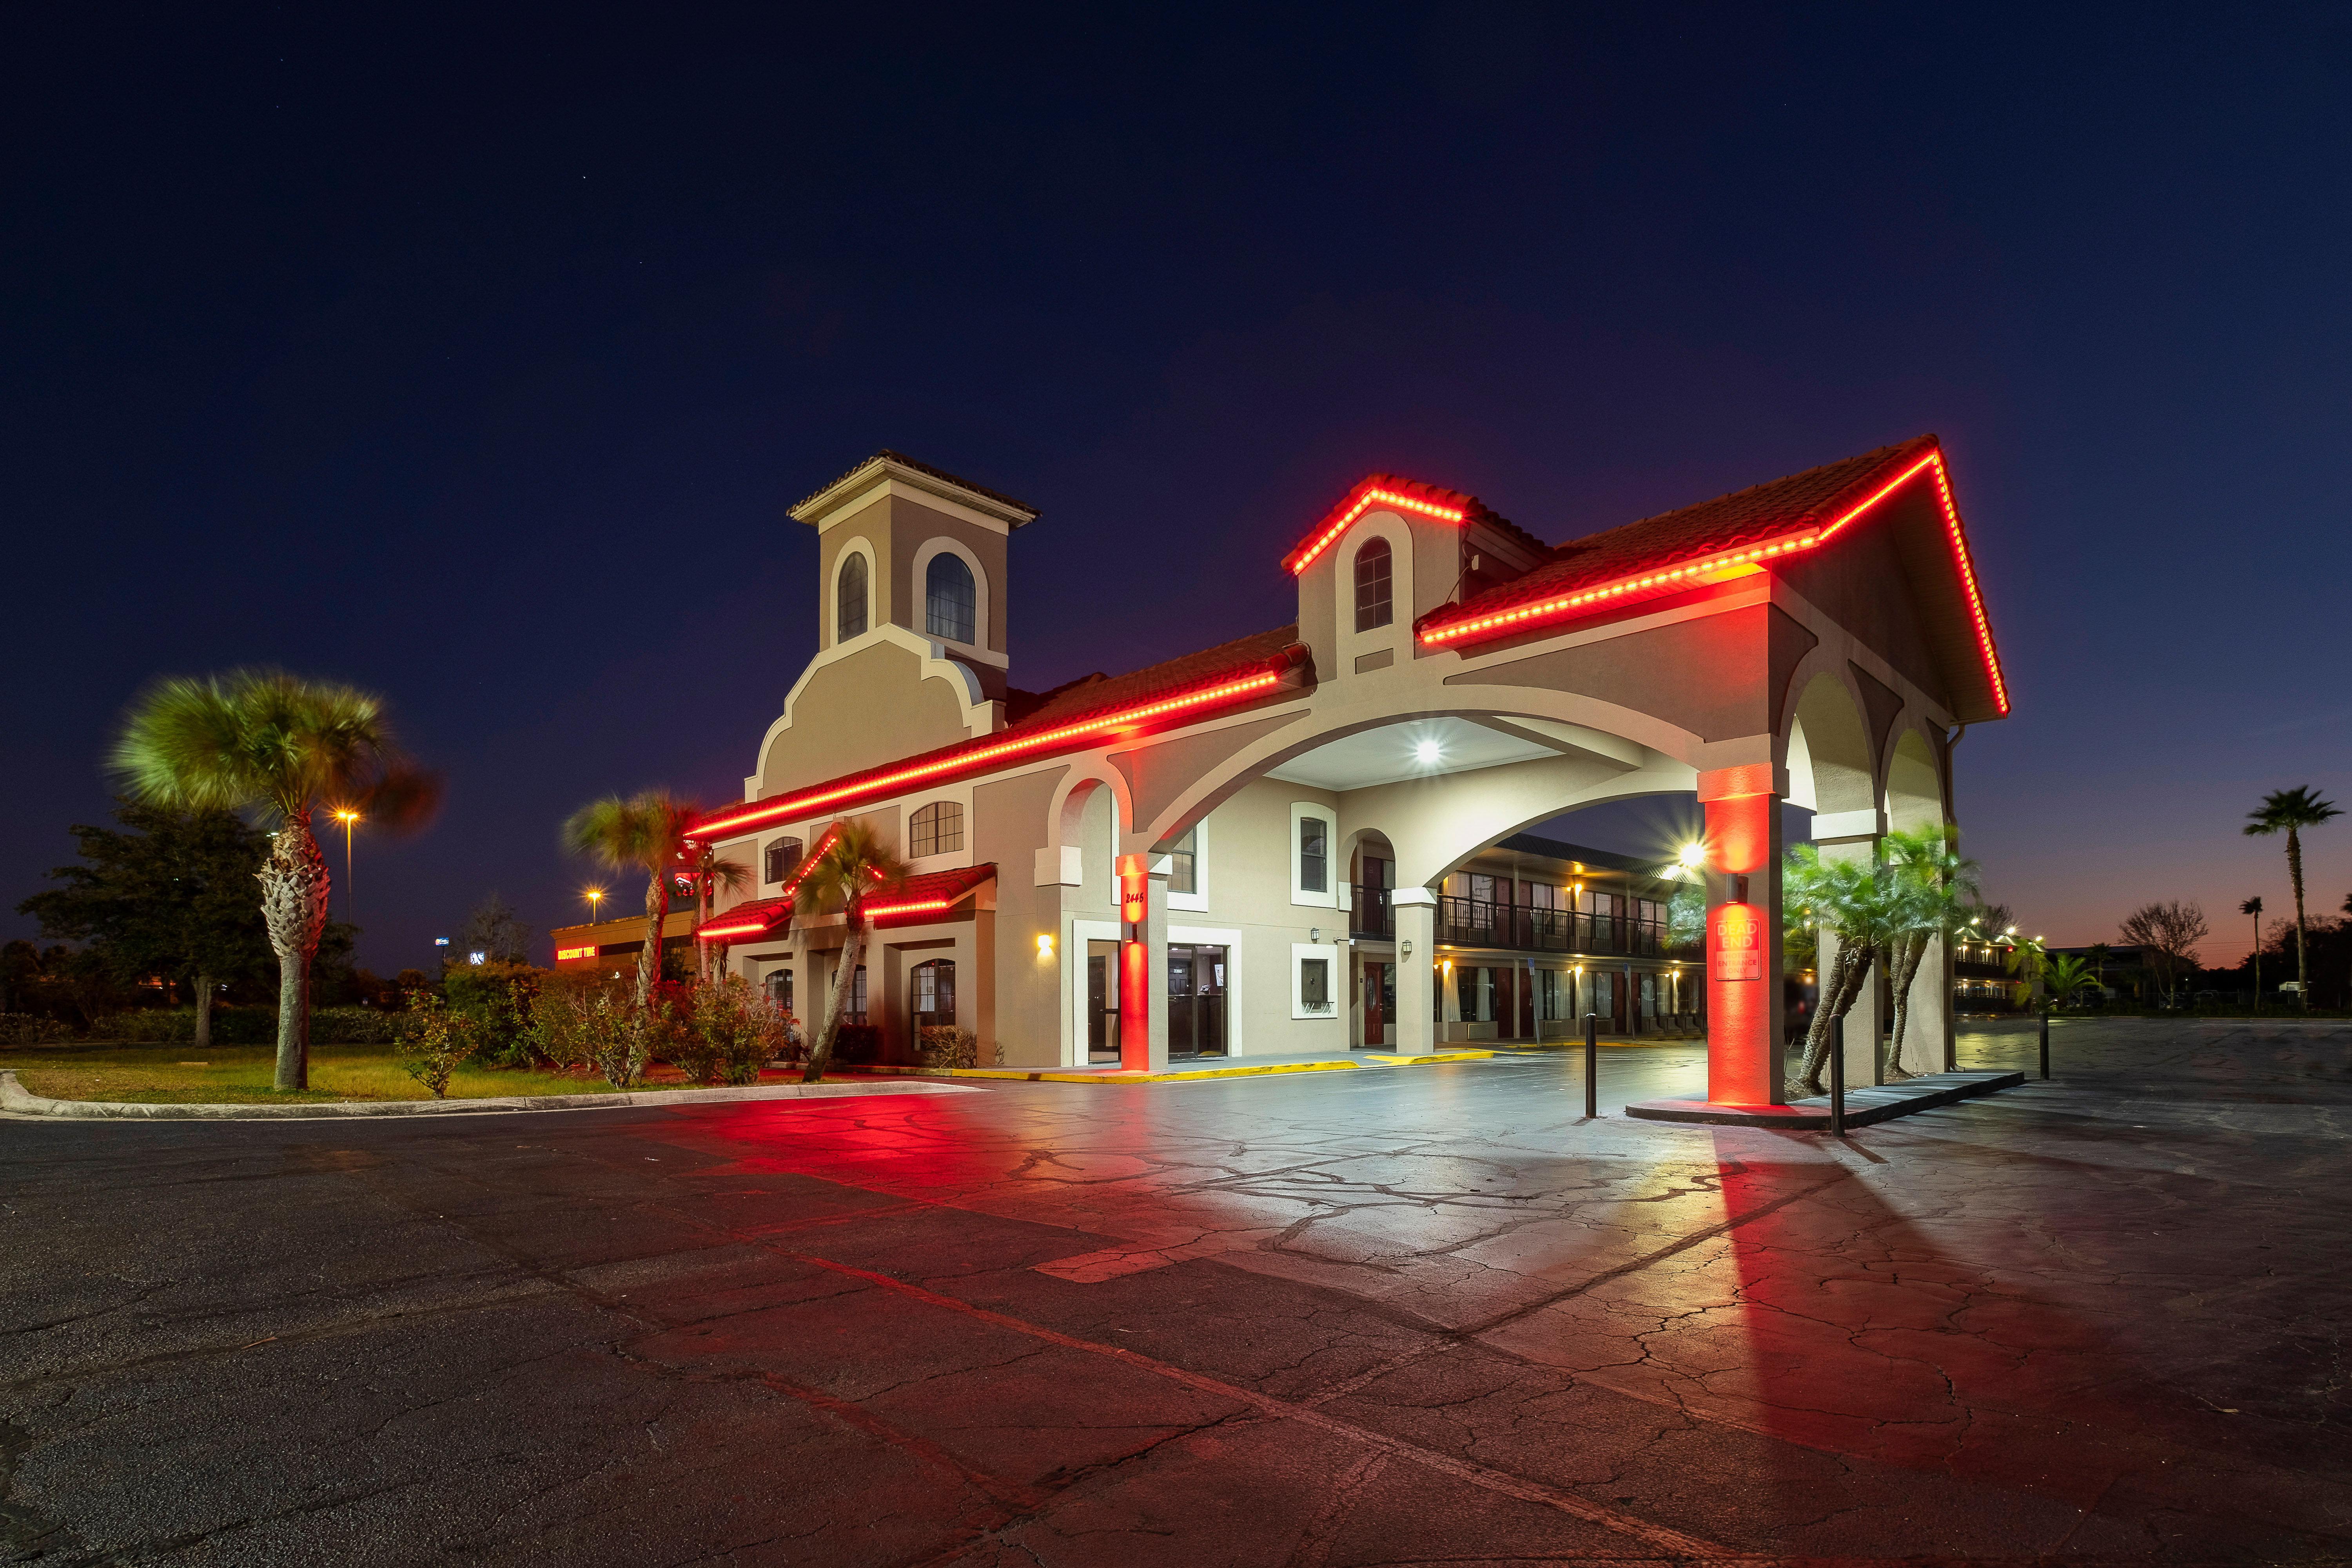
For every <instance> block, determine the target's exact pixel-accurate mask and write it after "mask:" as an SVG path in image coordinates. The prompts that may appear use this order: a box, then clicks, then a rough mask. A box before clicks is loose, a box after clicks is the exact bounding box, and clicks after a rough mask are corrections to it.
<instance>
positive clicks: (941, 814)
mask: <svg viewBox="0 0 2352 1568" xmlns="http://www.w3.org/2000/svg"><path fill="white" fill-rule="evenodd" d="M962 847H963V807H962V805H960V804H959V803H957V802H955V801H952V800H935V801H933V802H931V804H930V805H926V806H922V807H919V808H918V809H917V811H916V812H915V816H914V819H913V820H912V821H911V822H909V823H908V829H907V853H908V855H910V856H912V857H914V858H916V859H918V860H919V859H921V858H923V857H924V856H926V855H951V854H953V853H955V852H956V851H957V850H959V849H961V848H962Z"/></svg>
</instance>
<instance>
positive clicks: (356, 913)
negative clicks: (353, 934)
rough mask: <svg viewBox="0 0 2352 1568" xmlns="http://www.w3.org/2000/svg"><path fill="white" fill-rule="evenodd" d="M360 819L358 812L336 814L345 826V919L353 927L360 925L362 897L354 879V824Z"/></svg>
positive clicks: (338, 812) (338, 820)
mask: <svg viewBox="0 0 2352 1568" xmlns="http://www.w3.org/2000/svg"><path fill="white" fill-rule="evenodd" d="M359 819H360V814H359V813H358V812H356V811H351V810H341V811H337V812H336V813H335V820H336V821H337V822H340V823H341V824H342V825H343V918H344V919H345V920H347V921H351V922H352V924H353V925H357V924H358V923H359V919H360V895H359V888H358V885H357V883H356V882H355V881H354V880H353V879H352V823H354V822H357V821H358V820H359Z"/></svg>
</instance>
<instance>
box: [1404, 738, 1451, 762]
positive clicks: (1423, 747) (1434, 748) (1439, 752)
mask: <svg viewBox="0 0 2352 1568" xmlns="http://www.w3.org/2000/svg"><path fill="white" fill-rule="evenodd" d="M1444 754H1445V751H1444V748H1443V747H1442V746H1440V745H1439V744H1438V743H1437V742H1434V741H1423V742H1422V743H1421V744H1419V745H1417V746H1415V747H1414V748H1413V749H1412V760H1413V761H1414V762H1416V763H1433V762H1435V761H1437V759H1438V758H1440V757H1442V756H1444Z"/></svg>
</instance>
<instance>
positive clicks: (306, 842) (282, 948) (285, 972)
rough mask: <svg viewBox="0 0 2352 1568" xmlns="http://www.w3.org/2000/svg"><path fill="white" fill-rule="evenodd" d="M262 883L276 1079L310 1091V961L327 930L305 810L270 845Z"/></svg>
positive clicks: (322, 872) (321, 868)
mask: <svg viewBox="0 0 2352 1568" xmlns="http://www.w3.org/2000/svg"><path fill="white" fill-rule="evenodd" d="M254 875H255V876H256V877H257V879H259V880H260V882H261V918H262V921H263V923H264V924H265V925H267V926H268V929H269V946H270V949H271V950H272V951H273V952H276V953H277V954H278V1078H277V1082H276V1085H275V1087H276V1088H277V1089H279V1090H281V1091H284V1090H292V1089H308V1088H310V957H311V955H312V954H313V953H315V952H318V951H319V936H320V932H322V931H325V930H326V929H327V900H328V899H329V897H330V896H331V892H332V889H331V888H330V886H329V884H328V880H327V860H326V857H325V856H323V855H320V853H319V841H318V840H317V839H316V838H313V837H311V836H310V813H309V812H307V811H303V812H297V813H289V814H288V816H287V818H286V825H285V826H283V827H281V828H279V829H278V834H277V837H274V838H272V839H271V840H270V843H269V858H268V859H267V860H264V861H263V862H262V863H261V869H260V870H258V871H257V872H255V873H254Z"/></svg>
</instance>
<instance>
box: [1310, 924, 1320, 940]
mask: <svg viewBox="0 0 2352 1568" xmlns="http://www.w3.org/2000/svg"><path fill="white" fill-rule="evenodd" d="M1322 940H1323V928H1322V927H1321V926H1308V927H1307V941H1309V942H1321V941H1322Z"/></svg>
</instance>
